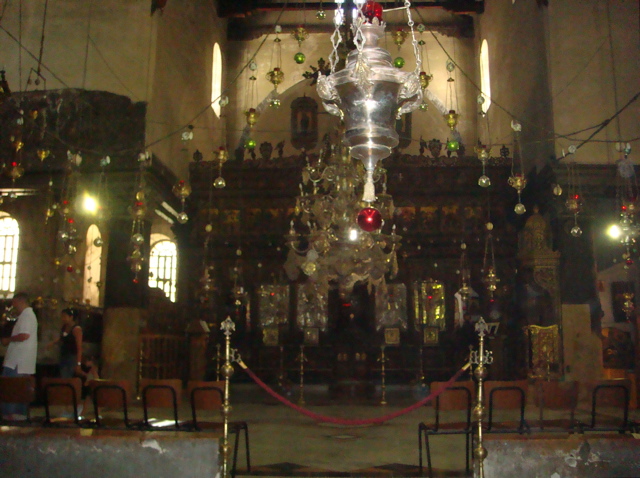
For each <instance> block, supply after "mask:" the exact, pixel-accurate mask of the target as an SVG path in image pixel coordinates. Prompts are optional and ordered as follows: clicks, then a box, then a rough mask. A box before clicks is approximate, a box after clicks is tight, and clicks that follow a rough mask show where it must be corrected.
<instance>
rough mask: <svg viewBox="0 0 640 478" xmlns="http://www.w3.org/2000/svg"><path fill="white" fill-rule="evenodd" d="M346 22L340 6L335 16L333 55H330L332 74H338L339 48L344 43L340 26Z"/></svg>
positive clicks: (332, 41) (332, 40)
mask: <svg viewBox="0 0 640 478" xmlns="http://www.w3.org/2000/svg"><path fill="white" fill-rule="evenodd" d="M343 21H344V11H343V10H342V7H340V6H339V4H338V5H337V6H336V9H335V12H334V14H333V24H334V25H335V29H334V31H333V34H332V35H331V47H332V49H331V53H330V54H329V65H330V66H331V74H333V73H335V72H336V65H337V64H338V60H339V58H338V47H339V46H340V43H342V34H341V33H340V25H342V22H343Z"/></svg>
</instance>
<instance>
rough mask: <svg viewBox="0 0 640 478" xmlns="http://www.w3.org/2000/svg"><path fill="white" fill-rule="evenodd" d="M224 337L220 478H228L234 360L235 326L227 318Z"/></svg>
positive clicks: (224, 324)
mask: <svg viewBox="0 0 640 478" xmlns="http://www.w3.org/2000/svg"><path fill="white" fill-rule="evenodd" d="M220 328H221V329H222V331H223V333H224V335H225V350H224V365H223V366H222V376H223V377H224V403H223V404H222V417H223V427H222V444H221V445H220V451H221V454H222V463H220V476H221V478H229V476H230V473H229V448H230V447H229V413H230V412H231V405H230V404H229V380H230V379H231V376H232V375H233V365H231V361H232V360H235V359H236V354H235V349H232V348H231V334H232V333H233V332H234V331H235V329H236V325H235V324H234V323H233V321H232V320H231V317H227V318H226V319H225V320H224V322H222V325H221V326H220Z"/></svg>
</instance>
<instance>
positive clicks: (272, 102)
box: [269, 98, 281, 109]
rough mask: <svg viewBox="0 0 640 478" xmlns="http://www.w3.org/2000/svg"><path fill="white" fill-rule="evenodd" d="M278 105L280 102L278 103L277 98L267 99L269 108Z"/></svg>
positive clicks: (277, 106) (278, 106)
mask: <svg viewBox="0 0 640 478" xmlns="http://www.w3.org/2000/svg"><path fill="white" fill-rule="evenodd" d="M280 105H281V103H280V99H279V98H271V99H270V100H269V107H270V108H274V109H277V108H280Z"/></svg>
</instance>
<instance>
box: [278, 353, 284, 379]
mask: <svg viewBox="0 0 640 478" xmlns="http://www.w3.org/2000/svg"><path fill="white" fill-rule="evenodd" d="M278 386H279V387H280V388H283V387H284V346H282V345H281V346H280V372H279V374H278Z"/></svg>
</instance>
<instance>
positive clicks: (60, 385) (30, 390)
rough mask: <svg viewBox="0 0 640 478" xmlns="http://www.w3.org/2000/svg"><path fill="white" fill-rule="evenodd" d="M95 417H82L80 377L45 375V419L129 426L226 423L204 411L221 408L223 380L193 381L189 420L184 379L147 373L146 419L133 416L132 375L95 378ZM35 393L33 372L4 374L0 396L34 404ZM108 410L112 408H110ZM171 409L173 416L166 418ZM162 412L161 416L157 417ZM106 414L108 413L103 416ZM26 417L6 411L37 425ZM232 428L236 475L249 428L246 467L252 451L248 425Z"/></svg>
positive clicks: (195, 427) (143, 388)
mask: <svg viewBox="0 0 640 478" xmlns="http://www.w3.org/2000/svg"><path fill="white" fill-rule="evenodd" d="M87 386H88V388H89V391H90V397H91V402H92V405H93V412H94V418H93V419H85V418H82V417H80V414H79V410H80V408H79V407H80V403H81V400H82V382H81V380H80V379H79V378H69V379H66V378H43V379H42V383H41V387H42V393H43V398H44V409H45V416H44V420H43V421H42V424H43V425H44V426H50V427H70V426H71V427H91V428H102V429H104V428H108V429H122V428H124V429H129V430H146V431H152V430H176V431H212V432H220V431H221V430H222V429H223V426H224V424H223V422H222V421H221V420H203V418H202V413H200V412H203V411H209V412H216V411H220V410H221V409H222V406H223V401H224V394H223V390H224V382H205V381H189V382H188V383H187V388H186V395H187V397H188V400H189V404H190V408H191V417H190V419H189V420H180V418H179V416H178V415H179V409H180V406H181V404H182V399H183V394H184V393H183V388H182V381H181V380H178V379H175V380H152V379H143V380H142V381H141V383H140V397H141V402H142V411H143V418H142V420H132V419H131V418H130V408H131V404H132V402H133V397H134V395H133V393H132V387H131V383H130V382H129V381H128V380H91V381H89V383H88V384H87ZM34 399H35V381H34V379H33V377H0V402H5V403H24V404H26V405H27V410H29V408H28V405H29V404H31V403H32V402H33V401H34ZM52 407H64V408H65V409H69V408H70V409H71V414H70V417H69V418H60V417H53V414H52ZM107 412H108V413H107ZM167 413H168V414H170V416H171V419H168V420H167V419H165V417H166V415H167ZM156 414H159V416H162V417H163V418H162V419H159V418H155V417H154V415H156ZM103 415H104V416H103ZM26 418H27V420H26V421H25V422H15V423H14V422H9V421H8V420H6V419H5V417H2V423H3V424H12V425H18V424H25V423H26V424H29V425H33V424H34V423H36V422H34V421H33V420H32V419H31V416H30V413H29V412H27V417H26ZM228 430H229V433H233V434H235V443H234V454H233V466H232V469H231V474H232V476H235V473H236V465H237V458H238V448H239V438H240V435H241V434H244V439H245V450H246V451H245V453H246V458H247V471H248V472H250V471H251V458H250V454H249V426H248V425H247V422H245V421H231V422H229V423H228Z"/></svg>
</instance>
